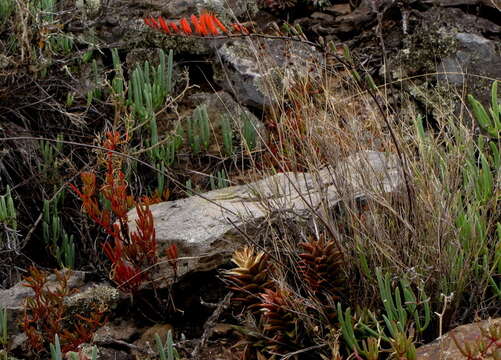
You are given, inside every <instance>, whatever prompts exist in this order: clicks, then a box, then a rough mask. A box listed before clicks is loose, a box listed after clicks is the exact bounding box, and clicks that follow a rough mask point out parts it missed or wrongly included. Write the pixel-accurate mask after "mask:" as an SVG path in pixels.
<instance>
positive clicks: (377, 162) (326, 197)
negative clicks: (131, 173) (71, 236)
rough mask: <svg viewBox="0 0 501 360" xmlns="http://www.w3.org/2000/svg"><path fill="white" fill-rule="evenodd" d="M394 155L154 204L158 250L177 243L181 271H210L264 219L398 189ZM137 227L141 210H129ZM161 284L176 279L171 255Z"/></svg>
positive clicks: (371, 155)
mask: <svg viewBox="0 0 501 360" xmlns="http://www.w3.org/2000/svg"><path fill="white" fill-rule="evenodd" d="M402 182H403V179H402V174H401V167H400V166H399V161H398V159H397V157H396V156H395V155H388V154H384V153H381V152H376V151H362V152H360V153H357V154H355V155H352V156H349V157H348V158H346V159H344V160H343V161H341V162H340V163H339V165H338V166H337V167H336V168H325V169H322V170H320V171H318V172H317V173H292V172H288V173H279V174H277V175H274V176H271V177H268V178H265V179H263V180H259V181H256V182H253V183H250V184H247V185H241V186H231V187H227V188H224V189H220V190H215V191H211V192H208V193H205V194H200V195H194V196H191V197H189V198H185V199H179V200H175V201H168V202H163V203H160V204H156V205H153V206H151V207H150V209H151V212H152V214H153V218H154V224H155V230H156V235H157V241H158V250H159V254H160V255H163V254H164V251H165V249H166V248H167V247H169V246H170V245H172V244H175V245H176V246H177V249H178V255H179V260H178V268H177V275H178V276H180V275H184V274H187V273H189V272H196V271H208V270H212V269H215V268H217V267H219V266H220V265H222V264H224V263H225V262H227V261H228V259H229V258H230V257H231V254H232V253H233V251H234V250H235V249H237V248H239V247H241V246H242V245H243V244H244V243H245V241H246V239H247V236H250V237H251V238H252V237H253V236H257V235H258V234H257V233H258V232H259V230H260V224H261V223H263V221H265V220H272V219H273V215H274V214H277V213H280V214H282V215H284V214H285V216H290V217H291V218H293V219H297V218H299V217H301V218H305V217H306V218H307V217H311V216H312V212H313V211H315V209H317V208H318V207H319V206H320V205H322V204H327V205H328V206H329V207H334V206H335V205H336V204H338V203H339V202H340V201H341V199H344V200H346V199H347V198H350V199H359V198H364V197H365V195H366V194H367V191H375V192H377V193H389V192H395V191H396V190H397V189H399V188H400V187H401V185H402ZM128 215H129V226H130V229H131V230H133V229H134V227H135V219H137V213H136V210H131V212H129V214H128ZM157 269H158V270H157V271H158V274H156V275H154V276H153V278H155V279H160V280H161V282H162V283H161V284H160V285H166V284H169V283H172V281H173V270H172V269H171V268H170V266H169V262H168V261H162V259H161V260H160V261H159V266H158V267H157Z"/></svg>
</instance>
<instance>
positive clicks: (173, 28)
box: [169, 22, 179, 34]
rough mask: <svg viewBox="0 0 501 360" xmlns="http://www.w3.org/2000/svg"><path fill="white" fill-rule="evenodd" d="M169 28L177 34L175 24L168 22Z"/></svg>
mask: <svg viewBox="0 0 501 360" xmlns="http://www.w3.org/2000/svg"><path fill="white" fill-rule="evenodd" d="M169 26H170V28H171V29H172V31H173V32H174V33H175V34H179V28H178V27H177V25H176V23H175V22H170V23H169Z"/></svg>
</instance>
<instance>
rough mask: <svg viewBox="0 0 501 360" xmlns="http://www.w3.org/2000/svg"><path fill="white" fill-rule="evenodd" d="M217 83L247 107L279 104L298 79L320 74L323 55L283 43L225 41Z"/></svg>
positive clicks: (293, 43)
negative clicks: (319, 65) (319, 66)
mask: <svg viewBox="0 0 501 360" xmlns="http://www.w3.org/2000/svg"><path fill="white" fill-rule="evenodd" d="M216 55H217V57H218V59H219V60H220V61H217V62H214V63H213V67H214V79H215V80H216V81H217V82H218V84H219V85H220V86H221V87H222V88H223V89H224V90H226V91H228V92H231V93H233V95H234V96H235V98H236V100H237V101H238V102H239V103H241V104H244V105H248V106H254V107H258V108H261V107H263V106H267V105H272V104H274V103H277V102H278V101H279V100H280V98H281V96H282V94H283V93H284V90H286V89H288V88H290V87H291V86H292V85H293V84H294V83H295V80H296V78H297V76H308V75H310V76H311V75H313V74H318V73H319V72H318V69H317V66H318V64H320V63H321V62H322V56H321V54H320V53H319V52H318V51H317V50H316V49H315V48H314V47H312V46H310V45H307V44H304V43H301V42H297V41H285V40H280V39H252V40H251V39H239V40H232V41H226V42H225V43H224V44H223V45H222V46H220V47H219V48H218V50H217V53H216Z"/></svg>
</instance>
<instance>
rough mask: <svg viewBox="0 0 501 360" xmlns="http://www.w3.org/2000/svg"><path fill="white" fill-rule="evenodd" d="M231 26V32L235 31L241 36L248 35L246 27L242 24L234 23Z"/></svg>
mask: <svg viewBox="0 0 501 360" xmlns="http://www.w3.org/2000/svg"><path fill="white" fill-rule="evenodd" d="M231 26H232V27H233V30H235V32H237V33H239V34H243V35H249V30H247V29H246V27H245V26H243V25H242V24H238V23H234V24H231Z"/></svg>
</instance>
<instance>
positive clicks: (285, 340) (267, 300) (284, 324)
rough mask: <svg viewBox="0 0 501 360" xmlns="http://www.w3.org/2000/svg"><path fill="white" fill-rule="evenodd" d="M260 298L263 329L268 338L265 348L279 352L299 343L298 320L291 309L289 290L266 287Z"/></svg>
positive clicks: (294, 346) (288, 349) (272, 351)
mask: <svg viewBox="0 0 501 360" xmlns="http://www.w3.org/2000/svg"><path fill="white" fill-rule="evenodd" d="M261 299H262V303H261V304H260V307H261V312H262V320H263V330H264V333H265V335H266V336H267V339H268V344H267V345H266V350H267V351H268V352H270V353H279V354H280V353H284V352H287V351H290V350H291V349H294V348H296V347H297V345H298V344H299V343H300V336H299V335H300V322H299V318H298V317H297V316H296V314H295V313H294V312H293V311H291V309H292V308H293V306H292V304H291V303H290V302H291V300H292V297H291V294H290V292H289V291H287V290H285V289H278V290H276V291H274V290H270V289H266V290H265V292H264V293H262V294H261Z"/></svg>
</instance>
